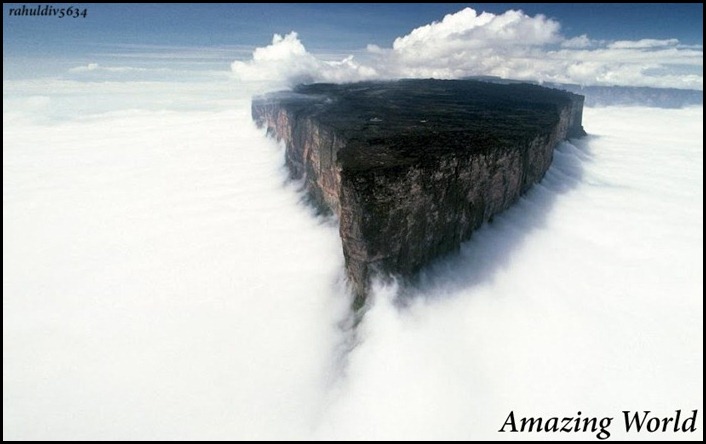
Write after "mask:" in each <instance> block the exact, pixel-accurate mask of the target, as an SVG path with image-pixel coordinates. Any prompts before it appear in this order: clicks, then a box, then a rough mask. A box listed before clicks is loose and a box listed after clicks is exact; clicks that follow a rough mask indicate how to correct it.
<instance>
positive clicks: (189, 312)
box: [3, 97, 703, 439]
mask: <svg viewBox="0 0 706 444" xmlns="http://www.w3.org/2000/svg"><path fill="white" fill-rule="evenodd" d="M53 100H54V98H53V97H52V98H51V100H49V104H48V106H51V103H52V101H53ZM40 102H41V101H40ZM231 105H234V108H233V109H231V110H230V111H217V112H214V111H193V110H182V111H152V110H142V111H127V112H114V113H108V114H101V115H98V116H90V117H82V118H79V119H70V120H65V119H63V120H61V121H59V122H56V121H52V120H49V121H47V120H45V119H39V121H32V120H28V119H23V118H18V117H17V116H14V117H11V120H10V123H12V124H11V125H4V128H3V142H4V146H3V435H4V438H5V439H121V438H124V439H209V438H212V439H255V438H257V439H266V438H275V439H277V438H278V439H292V438H301V439H310V438H341V439H350V438H367V439H372V438H390V439H391V438H397V439H403V438H417V439H419V438H430V439H431V438H447V439H469V438H473V439H481V438H497V437H498V434H497V430H498V428H499V427H500V426H501V425H502V423H503V421H504V420H505V418H506V417H507V415H508V412H509V411H510V410H514V411H515V412H516V414H518V415H528V416H531V415H545V416H553V415H560V416H564V415H576V412H577V411H579V410H580V411H582V412H583V415H584V416H597V415H600V416H601V417H602V416H619V415H620V411H621V410H624V409H627V408H634V409H648V410H653V411H655V412H658V413H659V414H661V415H668V414H670V412H673V410H674V409H678V408H681V409H685V410H690V409H701V411H702V409H703V397H702V393H703V392H702V390H703V360H702V359H701V355H702V350H703V339H702V338H703V336H702V335H701V333H702V331H703V315H702V313H703V299H702V291H703V273H702V267H703V150H702V140H703V139H702V137H703V124H702V122H703V109H702V108H690V109H681V110H658V109H647V108H601V109H587V110H586V113H585V122H586V125H587V128H588V130H589V131H590V132H591V133H592V134H593V135H592V136H590V137H589V138H588V139H586V140H584V141H580V142H576V144H575V145H572V144H569V143H564V144H562V145H560V147H559V148H558V150H557V152H556V154H555V160H554V164H553V166H552V168H551V169H550V170H549V172H548V174H547V176H546V178H545V180H544V181H543V182H542V183H541V184H539V185H537V186H536V187H535V188H533V189H532V190H531V191H530V192H529V193H528V194H527V195H526V196H525V197H523V198H522V199H521V200H520V202H519V203H518V204H517V205H516V206H515V207H513V208H512V209H510V210H509V211H507V212H505V213H503V214H501V215H498V216H497V217H496V218H495V221H494V222H493V224H492V225H488V226H485V227H484V228H482V229H481V230H479V231H478V232H477V233H475V234H474V236H473V238H472V239H471V240H470V241H469V242H468V243H467V244H465V245H464V246H463V248H462V250H461V253H460V254H458V255H456V256H453V257H451V258H448V259H446V260H442V261H440V262H437V263H435V264H434V265H432V266H430V267H429V268H428V269H427V270H426V271H425V272H424V273H423V279H422V282H421V284H420V286H419V287H418V288H417V289H416V290H415V291H413V292H412V294H409V295H408V296H407V299H406V304H405V305H404V306H403V307H400V306H398V305H397V304H395V303H394V302H393V301H394V299H395V297H396V296H397V289H395V288H394V287H390V288H385V287H382V288H379V290H378V292H377V293H376V301H377V302H376V303H375V305H374V306H373V307H372V308H371V309H370V311H369V312H368V313H367V314H366V318H365V320H364V322H363V323H362V324H361V325H360V327H359V332H358V341H359V344H358V346H357V347H356V348H355V349H353V351H352V352H350V353H348V354H344V353H343V352H342V351H343V350H344V349H345V346H346V344H347V343H348V341H350V339H351V338H350V334H349V333H348V332H347V331H345V330H342V329H341V328H340V327H339V325H340V323H341V321H343V320H344V319H345V318H346V313H347V307H348V304H349V301H350V300H349V297H348V295H347V294H346V292H345V291H344V289H343V288H342V285H341V280H342V270H343V258H342V254H341V247H340V241H339V239H338V233H337V229H336V227H335V224H333V223H332V222H331V221H326V220H320V219H316V218H315V217H313V216H312V215H311V214H310V212H309V210H308V209H307V207H306V206H304V205H302V204H301V202H300V199H301V195H300V194H299V193H298V192H297V191H296V184H287V182H286V179H285V177H286V173H285V171H284V170H283V169H282V163H283V160H282V159H283V152H282V149H281V147H278V146H277V145H276V144H275V143H274V142H272V141H270V140H267V139H266V138H265V137H264V134H263V133H262V132H261V131H259V130H257V129H255V128H254V126H253V124H252V122H251V121H250V118H249V112H248V108H249V106H248V105H249V102H248V101H247V100H240V101H239V102H235V103H232V104H231ZM43 106H47V104H44V103H37V104H36V108H33V111H32V114H34V115H35V117H36V115H37V114H40V113H42V112H46V108H43ZM616 423H617V420H616ZM697 427H699V429H698V436H694V438H700V437H701V436H702V435H701V430H702V429H701V427H702V422H701V417H700V416H699V422H698V423H697ZM620 430H621V428H620V427H619V426H618V425H615V426H613V427H612V428H611V430H610V432H611V434H612V437H620V436H623V435H622V434H621V431H620ZM570 436H571V437H581V438H586V439H590V438H592V437H593V435H570ZM660 436H663V435H660ZM523 437H528V436H524V435H523ZM533 437H538V435H533Z"/></svg>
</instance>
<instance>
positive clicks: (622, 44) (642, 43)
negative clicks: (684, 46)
mask: <svg viewBox="0 0 706 444" xmlns="http://www.w3.org/2000/svg"><path fill="white" fill-rule="evenodd" d="M678 44H679V40H677V39H666V40H656V39H641V40H618V41H616V42H612V43H609V44H608V48H611V49H626V48H629V49H645V48H664V47H667V46H677V45H678Z"/></svg>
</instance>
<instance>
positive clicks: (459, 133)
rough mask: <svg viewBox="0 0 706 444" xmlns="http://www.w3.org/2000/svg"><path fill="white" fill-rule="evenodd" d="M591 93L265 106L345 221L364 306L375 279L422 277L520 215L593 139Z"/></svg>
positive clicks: (328, 94)
mask: <svg viewBox="0 0 706 444" xmlns="http://www.w3.org/2000/svg"><path fill="white" fill-rule="evenodd" d="M582 111H583V96H579V95H575V94H571V93H568V92H563V91H557V90H552V89H548V88H542V87H539V86H535V85H526V84H514V85H498V84H490V83H484V82H478V81H469V80H463V81H443V80H405V81H397V82H382V83H357V84H348V85H331V84H315V85H307V86H301V87H298V88H297V89H295V91H294V92H287V93H276V94H273V95H269V96H265V97H262V98H259V99H256V100H254V101H253V105H252V114H253V118H254V120H255V121H256V123H257V124H258V125H259V126H261V127H262V126H264V127H266V128H267V131H268V133H269V134H271V135H273V136H275V137H276V138H277V139H279V140H283V141H284V143H285V145H286V163H287V165H288V167H289V169H290V171H291V174H292V176H293V177H295V178H302V179H304V181H305V184H306V188H307V191H308V193H309V195H310V196H311V197H312V200H313V202H314V203H315V204H316V205H317V206H318V207H319V208H321V209H323V210H329V211H332V212H334V213H336V214H337V215H338V217H339V221H340V234H341V241H342V245H343V253H344V256H345V260H346V271H347V274H348V277H349V280H350V283H351V286H352V289H353V290H354V292H355V293H356V295H357V296H358V298H357V300H358V302H359V303H361V302H362V301H364V299H365V297H366V295H367V293H368V291H369V286H370V279H371V277H372V276H373V275H374V274H378V273H379V274H383V275H386V274H390V275H397V276H400V277H403V278H405V277H410V276H413V275H414V273H416V272H417V271H418V270H419V268H420V267H422V266H423V265H424V264H426V263H427V262H429V261H430V260H432V259H434V258H436V257H438V256H440V255H443V254H445V253H448V252H451V251H454V250H456V249H457V248H458V247H459V245H460V243H461V242H462V241H464V240H466V239H468V238H469V237H470V236H471V233H472V232H473V230H475V229H476V228H478V227H479V226H480V225H481V224H482V223H483V222H484V221H487V220H488V219H490V218H491V217H492V216H493V215H494V214H497V213H498V212H500V211H503V210H504V209H506V208H508V207H509V206H510V205H511V204H512V203H513V202H515V201H516V200H517V199H518V197H519V196H520V195H521V194H522V193H524V192H526V191H527V190H528V189H529V188H530V187H531V186H532V184H534V183H536V182H538V181H540V180H541V179H542V177H543V176H544V173H545V172H546V171H547V169H548V168H549V166H550V164H551V162H552V155H553V151H554V148H555V147H556V145H557V144H558V143H559V142H560V141H562V140H564V139H566V138H568V137H576V136H581V135H583V134H585V133H584V131H583V128H582V126H581V118H582Z"/></svg>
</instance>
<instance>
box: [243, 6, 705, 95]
mask: <svg viewBox="0 0 706 444" xmlns="http://www.w3.org/2000/svg"><path fill="white" fill-rule="evenodd" d="M646 37H648V36H646ZM232 69H233V72H234V73H235V74H236V76H237V77H238V78H240V79H242V80H246V81H255V80H256V81H262V80H269V81H274V82H277V83H279V84H281V85H286V84H292V83H297V82H301V81H327V82H341V81H356V80H369V79H391V78H408V77H419V78H426V77H435V78H460V77H465V76H473V75H492V76H499V77H503V78H511V79H520V80H536V81H542V82H560V83H576V84H582V85H620V86H652V87H669V88H683V89H698V90H701V89H703V48H702V47H701V46H700V45H697V46H694V45H682V44H680V42H679V41H678V40H676V39H663V40H657V39H650V38H645V39H642V40H636V41H611V42H609V41H597V40H593V39H591V38H590V36H587V35H580V36H574V37H570V38H569V37H566V36H564V35H563V34H562V33H561V26H560V23H559V22H557V21H556V20H554V19H550V18H547V17H545V16H543V15H541V14H540V15H536V16H534V17H531V16H528V15H527V14H525V13H523V12H522V11H514V10H510V11H507V12H505V13H503V14H492V13H488V12H483V13H480V14H479V13H477V12H476V11H475V10H473V9H471V8H465V9H463V10H461V11H459V12H456V13H454V14H449V15H447V16H445V17H444V18H443V19H442V20H441V21H439V22H433V23H430V24H428V25H424V26H420V27H418V28H416V29H414V30H412V31H411V32H410V33H409V34H407V35H405V36H402V37H399V38H397V39H395V41H394V42H393V44H392V47H390V48H381V47H379V46H375V45H368V46H367V48H366V51H365V52H364V53H362V54H358V55H357V56H353V55H350V56H348V57H345V58H343V59H340V60H335V61H331V60H324V59H322V58H320V57H317V56H316V55H315V54H312V53H310V52H308V51H307V50H306V48H305V46H304V45H303V43H302V42H301V40H300V39H299V36H298V35H297V33H296V32H291V33H289V34H287V35H284V36H282V35H275V36H274V38H273V40H272V43H271V44H270V45H269V46H266V47H262V48H257V49H256V50H255V51H254V52H253V55H252V59H251V60H247V61H240V60H239V61H235V62H233V64H232Z"/></svg>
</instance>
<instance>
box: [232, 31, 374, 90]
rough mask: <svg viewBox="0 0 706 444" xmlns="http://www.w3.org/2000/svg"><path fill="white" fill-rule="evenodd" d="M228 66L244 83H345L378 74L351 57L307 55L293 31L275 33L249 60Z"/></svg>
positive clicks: (281, 84)
mask: <svg viewBox="0 0 706 444" xmlns="http://www.w3.org/2000/svg"><path fill="white" fill-rule="evenodd" d="M231 68H232V70H233V72H234V73H235V76H236V78H238V79H239V80H242V81H245V82H267V83H269V84H271V85H273V86H286V85H292V84H296V83H301V82H311V81H329V82H344V81H353V80H365V79H371V78H375V77H377V76H378V75H377V72H376V71H375V69H374V68H372V67H369V66H362V65H360V64H358V63H357V62H356V61H355V60H354V59H353V56H348V57H346V58H344V59H342V60H338V61H323V60H320V59H318V58H317V57H315V56H314V55H312V54H310V53H309V52H308V51H307V50H306V48H305V47H304V45H303V44H302V43H301V41H300V40H299V38H298V36H297V33H296V32H291V33H289V34H287V35H285V36H281V35H279V34H275V35H274V37H273V38H272V44H271V45H269V46H266V47H262V48H257V49H255V51H253V54H252V60H250V61H235V62H233V63H232V64H231Z"/></svg>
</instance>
